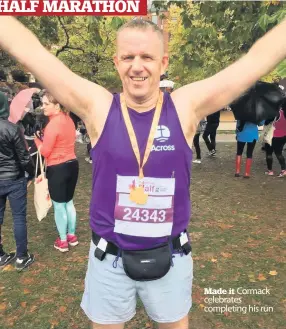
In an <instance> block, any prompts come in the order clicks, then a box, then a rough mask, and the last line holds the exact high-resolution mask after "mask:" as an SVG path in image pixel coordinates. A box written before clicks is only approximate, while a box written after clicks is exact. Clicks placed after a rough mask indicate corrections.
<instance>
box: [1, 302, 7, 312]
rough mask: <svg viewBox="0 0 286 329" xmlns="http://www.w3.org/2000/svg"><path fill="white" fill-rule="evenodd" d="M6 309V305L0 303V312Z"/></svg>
mask: <svg viewBox="0 0 286 329" xmlns="http://www.w3.org/2000/svg"><path fill="white" fill-rule="evenodd" d="M6 308H7V305H6V303H1V304H0V311H4V310H6Z"/></svg>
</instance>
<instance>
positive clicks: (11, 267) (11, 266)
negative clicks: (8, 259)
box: [2, 264, 14, 272]
mask: <svg viewBox="0 0 286 329" xmlns="http://www.w3.org/2000/svg"><path fill="white" fill-rule="evenodd" d="M13 270H14V266H13V265H11V264H9V265H7V266H5V267H4V268H3V270H2V272H10V271H13Z"/></svg>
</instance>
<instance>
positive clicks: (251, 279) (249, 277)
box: [248, 273, 256, 282]
mask: <svg viewBox="0 0 286 329" xmlns="http://www.w3.org/2000/svg"><path fill="white" fill-rule="evenodd" d="M248 279H249V281H250V282H256V280H255V275H254V273H250V274H248Z"/></svg>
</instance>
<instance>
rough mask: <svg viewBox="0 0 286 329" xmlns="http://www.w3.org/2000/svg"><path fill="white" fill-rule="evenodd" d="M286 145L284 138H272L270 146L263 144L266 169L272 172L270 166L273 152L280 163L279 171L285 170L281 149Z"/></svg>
mask: <svg viewBox="0 0 286 329" xmlns="http://www.w3.org/2000/svg"><path fill="white" fill-rule="evenodd" d="M285 144H286V136H284V137H273V138H272V146H270V145H269V144H265V151H266V163H267V169H268V170H272V164H273V157H272V154H273V152H274V153H275V155H276V158H277V160H278V161H279V163H280V166H281V170H285V169H286V163H285V158H284V156H283V155H282V151H283V147H284V145H285Z"/></svg>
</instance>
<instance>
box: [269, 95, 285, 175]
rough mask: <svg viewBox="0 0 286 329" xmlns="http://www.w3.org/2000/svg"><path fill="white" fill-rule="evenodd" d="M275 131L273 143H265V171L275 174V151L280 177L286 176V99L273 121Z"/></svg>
mask: <svg viewBox="0 0 286 329" xmlns="http://www.w3.org/2000/svg"><path fill="white" fill-rule="evenodd" d="M273 127H274V132H273V138H272V144H271V145H269V144H267V143H266V144H265V151H266V164H267V171H266V172H265V174H266V175H268V176H274V172H273V170H272V164H273V157H272V154H273V152H274V153H275V155H276V158H277V160H278V161H279V164H280V167H281V172H280V174H279V175H278V177H286V164H285V157H284V156H283V154H282V152H283V148H284V145H285V144H286V99H285V100H284V103H283V104H282V108H281V110H280V111H279V115H278V117H277V118H276V119H275V120H274V122H273Z"/></svg>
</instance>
